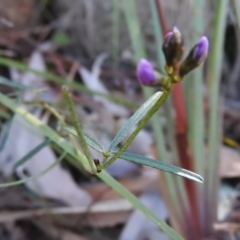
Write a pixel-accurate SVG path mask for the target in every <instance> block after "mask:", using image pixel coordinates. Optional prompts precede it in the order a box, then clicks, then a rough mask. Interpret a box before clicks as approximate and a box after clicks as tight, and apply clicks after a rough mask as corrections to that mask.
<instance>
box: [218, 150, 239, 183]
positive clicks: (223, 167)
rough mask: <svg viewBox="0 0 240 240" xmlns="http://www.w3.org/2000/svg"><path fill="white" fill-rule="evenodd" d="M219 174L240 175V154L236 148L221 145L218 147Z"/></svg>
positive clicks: (227, 175)
mask: <svg viewBox="0 0 240 240" xmlns="http://www.w3.org/2000/svg"><path fill="white" fill-rule="evenodd" d="M219 171H220V176H221V177H223V178H233V177H240V154H239V152H238V151H237V150H234V149H232V148H230V147H226V146H222V147H221V149H220V170H219Z"/></svg>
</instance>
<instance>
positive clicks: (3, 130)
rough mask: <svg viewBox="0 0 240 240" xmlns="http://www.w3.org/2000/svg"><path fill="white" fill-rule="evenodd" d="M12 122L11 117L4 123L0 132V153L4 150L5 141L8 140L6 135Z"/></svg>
mask: <svg viewBox="0 0 240 240" xmlns="http://www.w3.org/2000/svg"><path fill="white" fill-rule="evenodd" d="M12 122H13V117H11V118H10V119H9V120H8V121H7V122H6V123H5V125H4V126H3V128H2V132H1V135H2V139H1V143H0V152H1V151H2V150H3V149H4V147H5V144H6V142H7V140H8V135H9V131H10V127H11V124H12Z"/></svg>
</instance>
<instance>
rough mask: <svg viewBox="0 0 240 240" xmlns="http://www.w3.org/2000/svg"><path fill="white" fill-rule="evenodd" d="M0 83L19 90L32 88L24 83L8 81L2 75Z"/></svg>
mask: <svg viewBox="0 0 240 240" xmlns="http://www.w3.org/2000/svg"><path fill="white" fill-rule="evenodd" d="M0 84H2V85H5V86H8V87H12V88H18V89H21V90H29V89H32V88H30V87H28V86H26V85H23V84H21V83H16V82H13V81H10V80H9V79H7V78H5V77H3V76H0Z"/></svg>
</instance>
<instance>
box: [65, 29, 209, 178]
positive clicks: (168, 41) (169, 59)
mask: <svg viewBox="0 0 240 240" xmlns="http://www.w3.org/2000/svg"><path fill="white" fill-rule="evenodd" d="M208 48H209V43H208V39H207V38H206V37H202V38H201V39H200V40H199V42H198V43H197V44H196V45H195V46H194V47H193V48H192V49H191V50H190V52H189V54H188V55H187V57H186V58H185V59H184V60H183V61H182V62H181V59H182V57H183V54H184V44H183V39H182V35H181V33H180V31H179V30H178V28H177V27H174V28H173V30H172V31H171V32H169V33H168V34H167V35H166V36H165V40H164V43H163V46H162V50H163V53H164V55H165V59H166V65H165V69H166V73H167V74H162V73H160V72H159V71H157V70H155V69H154V67H153V65H152V64H151V63H150V62H149V61H147V60H146V59H142V60H140V62H139V64H138V67H137V77H138V79H139V81H140V83H141V84H143V85H145V86H152V87H155V86H159V87H161V88H162V89H163V92H156V93H155V94H154V95H153V96H152V97H150V98H149V99H148V100H147V101H146V102H145V103H144V104H143V105H142V106H141V107H140V108H139V109H138V110H137V111H136V112H135V113H134V114H133V116H132V117H130V118H129V119H128V121H127V122H126V123H125V124H124V126H123V127H122V128H121V129H120V131H119V132H118V133H117V135H116V136H115V137H114V139H113V140H112V141H111V143H110V146H109V147H108V149H107V150H105V149H104V148H103V146H102V145H101V144H100V143H99V142H98V141H97V140H96V139H94V138H93V137H91V136H89V135H87V134H86V133H84V132H83V130H82V129H81V126H80V123H79V120H78V118H77V114H76V112H75V110H74V107H73V103H72V100H71V95H70V92H69V90H68V89H67V88H66V87H63V93H64V96H65V98H66V100H67V104H68V106H69V109H70V113H71V117H72V119H73V123H74V127H75V129H74V128H71V127H69V126H66V125H65V126H63V129H64V130H65V131H67V132H68V133H70V134H73V135H76V136H78V139H79V141H80V143H81V146H82V149H83V152H84V154H85V155H86V157H87V159H88V161H89V165H90V167H91V170H92V173H94V174H96V173H98V172H101V170H102V169H105V168H106V167H108V166H109V165H111V164H112V163H113V162H114V161H115V160H117V159H118V158H121V159H124V160H127V161H133V162H136V163H140V164H143V165H147V166H150V167H154V168H158V169H161V170H164V171H167V172H170V173H173V174H176V175H179V176H183V177H186V178H189V179H192V180H195V181H199V182H203V178H202V177H201V176H199V175H197V174H195V173H193V172H190V171H188V170H185V169H182V168H180V167H177V166H173V165H170V164H167V163H165V162H162V161H156V160H155V159H151V158H147V157H144V156H141V155H137V154H132V153H127V152H125V150H126V149H127V148H128V146H129V145H130V144H131V143H132V142H133V140H134V139H135V137H136V136H137V135H138V133H139V132H140V131H141V129H142V128H143V127H144V126H145V125H146V123H147V122H148V121H149V119H151V117H152V116H153V115H154V114H155V113H156V111H157V110H158V109H159V108H160V107H161V106H162V104H163V103H164V102H165V100H166V99H167V97H168V95H169V93H170V91H171V89H172V87H173V85H174V84H175V83H177V82H179V81H181V80H182V79H183V77H184V76H185V75H186V74H188V73H189V72H190V71H191V70H193V69H194V68H196V67H198V66H200V65H201V64H202V63H203V62H204V61H205V60H206V58H207V55H208ZM138 123H139V124H138ZM137 124H138V126H137V127H136V129H135V130H134V131H133V132H132V133H131V134H130V135H129V132H131V131H132V129H133V128H134V126H135V125H137ZM126 137H128V138H127V140H126V141H125V143H124V144H123V145H122V147H121V148H120V149H118V148H117V146H118V144H119V143H120V142H122V141H123V140H124V139H125V138H126ZM88 146H90V147H92V148H94V149H96V150H97V151H99V152H101V153H102V156H103V159H102V160H99V159H93V158H92V156H91V154H90V151H89V148H88Z"/></svg>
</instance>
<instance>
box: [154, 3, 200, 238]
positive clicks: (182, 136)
mask: <svg viewBox="0 0 240 240" xmlns="http://www.w3.org/2000/svg"><path fill="white" fill-rule="evenodd" d="M155 2H156V6H157V10H158V17H159V21H160V24H161V26H162V29H163V31H164V33H165V34H166V33H167V24H166V17H165V16H164V11H163V8H162V4H161V0H155ZM184 96H185V95H184V89H183V84H182V82H179V83H178V84H176V85H175V86H174V88H173V103H174V107H175V111H176V120H177V121H176V140H177V146H178V153H179V158H180V162H181V165H182V167H183V168H186V169H188V170H191V171H194V165H193V161H192V157H191V156H190V154H189V147H188V146H189V144H188V138H187V125H188V124H187V110H186V103H185V97H184ZM185 185H186V190H187V193H188V197H189V200H190V203H191V205H192V206H191V217H190V219H191V220H190V221H191V222H190V223H191V224H192V227H193V233H194V234H193V236H194V238H195V239H196V237H199V236H200V219H199V211H198V210H199V208H198V206H199V203H198V194H197V188H196V187H195V184H194V182H193V181H189V180H186V181H185ZM188 234H189V235H188V237H189V239H192V237H191V235H192V233H188Z"/></svg>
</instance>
